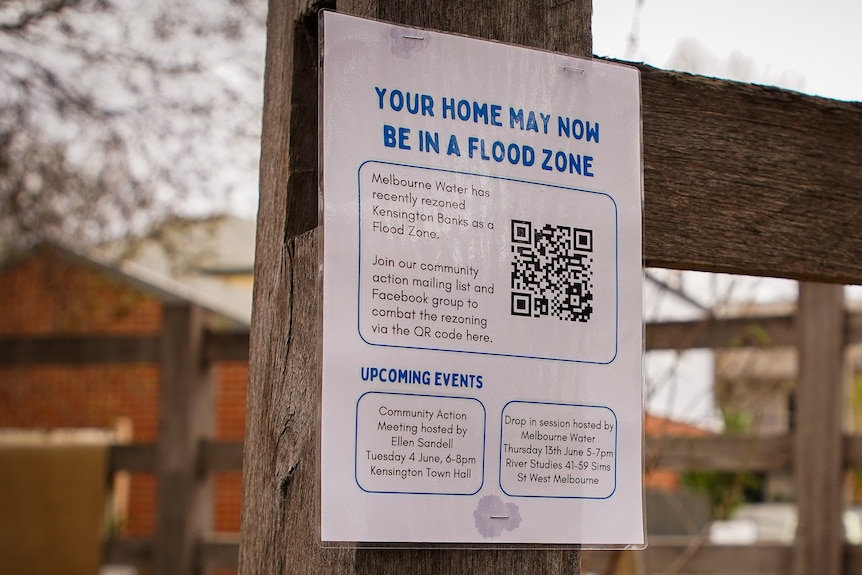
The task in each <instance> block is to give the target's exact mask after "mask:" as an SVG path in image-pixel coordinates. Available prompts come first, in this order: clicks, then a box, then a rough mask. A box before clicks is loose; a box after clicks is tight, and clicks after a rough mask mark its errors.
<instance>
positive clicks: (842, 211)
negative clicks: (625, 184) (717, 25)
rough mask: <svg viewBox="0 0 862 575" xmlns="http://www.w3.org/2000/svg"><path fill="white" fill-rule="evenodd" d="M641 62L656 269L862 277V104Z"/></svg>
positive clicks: (649, 255) (647, 230)
mask: <svg viewBox="0 0 862 575" xmlns="http://www.w3.org/2000/svg"><path fill="white" fill-rule="evenodd" d="M638 67H639V68H640V70H641V80H642V97H643V142H644V187H645V190H644V262H645V263H646V265H649V266H659V267H669V268H680V269H697V270H705V271H725V272H732V273H745V274H752V275H763V276H773V277H788V278H795V279H800V280H813V281H826V282H842V283H860V282H862V257H860V256H862V225H860V223H859V216H858V215H859V214H860V213H862V194H860V193H859V192H860V190H862V137H860V134H862V104H859V103H847V102H837V101H833V100H826V99H823V98H816V97H813V96H805V95H802V94H798V93H795V92H789V91H785V90H779V89H777V88H769V87H763V86H757V85H752V84H742V83H738V82H730V81H723V80H716V79H712V78H705V77H702V76H693V75H690V74H682V73H676V72H666V71H661V70H657V69H655V68H651V67H649V66H645V65H639V66H638Z"/></svg>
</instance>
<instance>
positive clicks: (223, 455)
mask: <svg viewBox="0 0 862 575" xmlns="http://www.w3.org/2000/svg"><path fill="white" fill-rule="evenodd" d="M242 448H243V442H242V441H204V442H203V444H202V445H201V450H200V457H201V467H202V468H203V469H205V470H207V471H209V472H210V473H218V472H220V471H239V470H241V469H242Z"/></svg>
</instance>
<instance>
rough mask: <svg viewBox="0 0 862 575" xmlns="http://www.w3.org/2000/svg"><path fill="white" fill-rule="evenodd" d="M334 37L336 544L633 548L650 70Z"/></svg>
mask: <svg viewBox="0 0 862 575" xmlns="http://www.w3.org/2000/svg"><path fill="white" fill-rule="evenodd" d="M321 25H322V32H321V34H322V42H321V98H322V102H321V116H320V117H321V149H322V156H321V166H322V167H321V180H320V190H321V198H322V214H321V217H322V224H323V244H322V245H323V247H322V262H323V382H322V394H323V397H322V413H321V426H322V429H321V472H322V473H321V540H322V541H323V542H324V544H326V542H352V541H362V542H371V543H379V544H387V543H408V544H410V543H416V544H419V543H422V544H425V543H441V544H453V543H459V544H463V543H466V544H477V545H478V544H496V545H507V544H513V543H526V544H556V545H565V544H583V545H587V546H597V547H598V546H619V547H626V546H642V545H643V544H644V542H645V538H644V516H643V485H642V469H643V464H642V445H643V423H642V422H643V396H642V368H641V364H642V354H643V327H642V268H641V212H642V208H641V206H642V167H641V129H640V126H641V123H640V77H639V73H638V71H637V70H636V69H634V68H631V67H626V66H620V65H615V64H609V63H603V62H598V61H593V60H583V59H577V58H573V57H570V56H565V55H561V54H555V53H550V52H543V51H539V50H533V49H526V48H521V47H515V46H509V45H504V44H499V43H494V42H489V41H484V40H477V39H472V38H467V37H463V36H456V35H450V34H443V33H438V32H432V31H426V30H418V29H415V28H406V27H402V26H398V25H393V24H387V23H382V22H377V21H370V20H365V19H360V18H356V17H352V16H346V15H342V14H338V13H332V12H327V13H325V14H324V15H323V16H322V24H321Z"/></svg>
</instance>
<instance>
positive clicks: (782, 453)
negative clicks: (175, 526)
mask: <svg viewBox="0 0 862 575" xmlns="http://www.w3.org/2000/svg"><path fill="white" fill-rule="evenodd" d="M844 441H845V443H844V453H845V456H844V466H845V467H846V468H848V469H862V435H853V436H847V437H845V439H844ZM791 442H792V439H791V437H790V436H789V435H787V436H778V437H755V436H730V435H710V436H705V437H680V436H665V437H654V436H648V437H647V438H646V454H645V457H646V465H647V468H648V469H658V468H661V469H671V470H677V471H685V470H689V469H701V470H715V471H786V470H788V469H790V467H791V465H792V453H791V452H790V450H789V447H790V444H791ZM242 453H243V443H242V442H241V441H206V442H204V443H203V445H202V447H201V467H202V468H203V469H204V470H206V471H209V472H211V473H218V472H220V471H238V470H240V469H242ZM155 461H156V447H155V444H152V443H131V444H122V445H113V446H111V449H110V457H109V466H108V469H109V472H110V473H115V472H117V471H130V472H133V473H151V472H152V471H153V469H154V468H155Z"/></svg>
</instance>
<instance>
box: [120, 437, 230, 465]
mask: <svg viewBox="0 0 862 575" xmlns="http://www.w3.org/2000/svg"><path fill="white" fill-rule="evenodd" d="M242 448H243V444H242V442H241V441H217V440H213V441H210V440H208V441H204V442H202V444H201V449H200V462H199V467H200V469H202V470H203V471H206V472H209V473H218V472H220V471H239V470H241V469H242ZM155 468H156V444H155V443H129V444H117V445H112V446H111V448H110V450H109V456H108V473H116V472H118V471H129V472H132V473H153V472H154V471H155Z"/></svg>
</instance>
